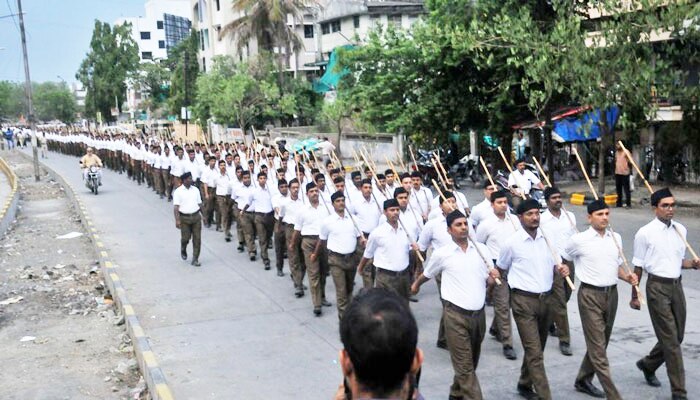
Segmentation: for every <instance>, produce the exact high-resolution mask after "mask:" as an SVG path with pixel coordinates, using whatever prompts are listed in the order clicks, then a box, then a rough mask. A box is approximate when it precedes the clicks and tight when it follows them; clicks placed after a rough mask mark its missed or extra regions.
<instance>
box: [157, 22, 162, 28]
mask: <svg viewBox="0 0 700 400" xmlns="http://www.w3.org/2000/svg"><path fill="white" fill-rule="evenodd" d="M156 28H158V29H163V21H156Z"/></svg>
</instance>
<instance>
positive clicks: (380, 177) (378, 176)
mask: <svg viewBox="0 0 700 400" xmlns="http://www.w3.org/2000/svg"><path fill="white" fill-rule="evenodd" d="M377 179H378V180H382V179H386V175H384V174H377Z"/></svg>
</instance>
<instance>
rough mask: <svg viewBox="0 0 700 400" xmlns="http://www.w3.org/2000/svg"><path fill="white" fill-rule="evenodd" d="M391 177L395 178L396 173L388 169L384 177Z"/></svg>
mask: <svg viewBox="0 0 700 400" xmlns="http://www.w3.org/2000/svg"><path fill="white" fill-rule="evenodd" d="M389 175H391V176H394V171H392V170H391V169H387V170H386V171H384V176H389Z"/></svg>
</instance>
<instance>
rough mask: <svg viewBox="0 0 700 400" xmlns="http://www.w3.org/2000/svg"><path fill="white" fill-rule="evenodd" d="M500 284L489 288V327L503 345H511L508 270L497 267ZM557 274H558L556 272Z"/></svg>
mask: <svg viewBox="0 0 700 400" xmlns="http://www.w3.org/2000/svg"><path fill="white" fill-rule="evenodd" d="M494 264H495V262H494ZM498 272H500V273H501V281H502V283H503V284H502V285H494V286H493V288H492V289H491V296H492V297H491V299H492V301H493V321H492V322H491V329H493V330H495V331H496V333H497V335H498V340H499V341H500V342H501V344H503V346H511V347H512V346H513V324H511V321H510V289H509V288H508V271H504V270H502V269H499V270H498ZM557 275H559V274H557Z"/></svg>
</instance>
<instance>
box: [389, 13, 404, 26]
mask: <svg viewBox="0 0 700 400" xmlns="http://www.w3.org/2000/svg"><path fill="white" fill-rule="evenodd" d="M387 25H393V26H394V27H396V28H400V27H401V14H392V15H389V16H388V17H387Z"/></svg>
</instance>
